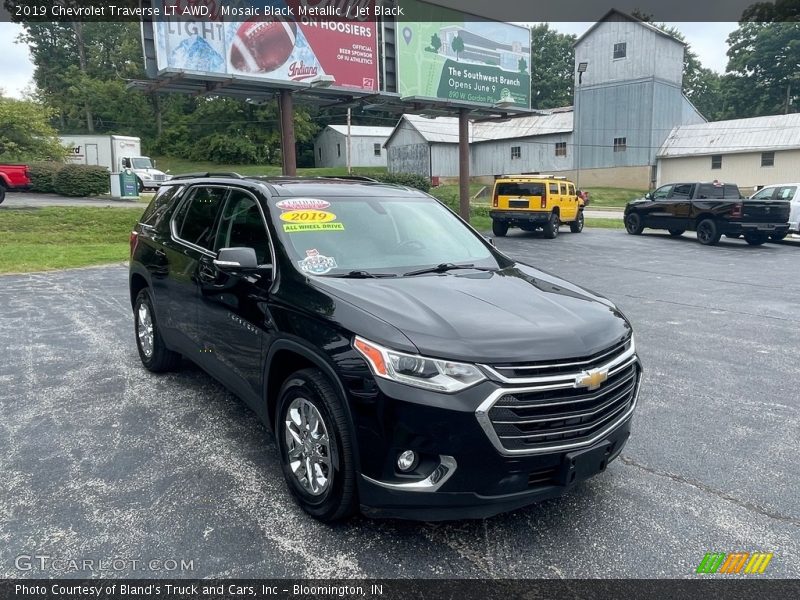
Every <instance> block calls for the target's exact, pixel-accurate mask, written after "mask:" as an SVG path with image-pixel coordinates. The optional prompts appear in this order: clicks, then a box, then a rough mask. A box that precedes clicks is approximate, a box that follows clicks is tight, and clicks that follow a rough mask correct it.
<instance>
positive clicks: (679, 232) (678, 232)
mask: <svg viewBox="0 0 800 600" xmlns="http://www.w3.org/2000/svg"><path fill="white" fill-rule="evenodd" d="M684 233H686V230H685V229H670V230H669V234H670V235H671V236H672V237H681V236H682V235H683V234H684Z"/></svg>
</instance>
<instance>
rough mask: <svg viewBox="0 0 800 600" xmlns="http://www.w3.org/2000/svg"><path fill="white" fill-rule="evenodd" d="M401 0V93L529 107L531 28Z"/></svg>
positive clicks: (398, 39)
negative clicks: (510, 103)
mask: <svg viewBox="0 0 800 600" xmlns="http://www.w3.org/2000/svg"><path fill="white" fill-rule="evenodd" d="M398 4H399V6H400V7H402V9H403V13H404V17H403V20H402V21H398V23H397V88H398V91H399V92H400V96H401V97H403V98H409V97H422V98H436V99H440V100H450V101H453V102H467V103H471V102H475V103H482V104H496V103H498V102H513V105H514V106H518V107H520V108H530V105H531V76H530V65H531V38H530V30H528V29H527V28H526V27H522V26H519V25H512V24H510V23H501V22H498V21H490V20H487V19H480V18H478V17H475V16H473V15H465V14H464V13H460V12H458V11H455V10H451V9H448V8H443V7H440V6H433V5H431V4H425V3H422V2H417V1H416V0H398Z"/></svg>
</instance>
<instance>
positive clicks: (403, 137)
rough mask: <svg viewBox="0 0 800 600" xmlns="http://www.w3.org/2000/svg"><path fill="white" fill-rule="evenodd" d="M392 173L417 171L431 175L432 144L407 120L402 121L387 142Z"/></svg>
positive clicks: (419, 173)
mask: <svg viewBox="0 0 800 600" xmlns="http://www.w3.org/2000/svg"><path fill="white" fill-rule="evenodd" d="M386 155H387V157H388V167H389V172H390V173H416V174H417V175H422V176H423V177H430V176H431V163H430V146H429V144H428V142H427V141H425V139H424V138H423V137H422V136H421V135H420V134H419V133H418V132H417V131H416V130H415V129H414V128H413V127H412V126H411V125H410V124H409V123H407V122H403V121H401V122H400V124H399V125H398V126H397V128H396V129H395V132H394V134H393V135H392V137H391V138H390V139H389V140H388V141H387V142H386Z"/></svg>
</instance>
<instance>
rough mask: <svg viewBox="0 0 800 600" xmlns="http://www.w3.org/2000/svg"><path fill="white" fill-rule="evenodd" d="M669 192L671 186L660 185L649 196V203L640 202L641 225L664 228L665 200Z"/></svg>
mask: <svg viewBox="0 0 800 600" xmlns="http://www.w3.org/2000/svg"><path fill="white" fill-rule="evenodd" d="M671 190H672V184H669V185H662V186H661V187H660V188H658V189H657V190H654V191H653V193H652V194H651V195H650V202H642V203H641V204H639V210H640V211H641V217H642V223H644V225H646V226H647V227H663V226H664V222H665V214H666V213H665V211H666V205H667V198H668V197H669V193H670V191H671Z"/></svg>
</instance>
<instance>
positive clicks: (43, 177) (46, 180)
mask: <svg viewBox="0 0 800 600" xmlns="http://www.w3.org/2000/svg"><path fill="white" fill-rule="evenodd" d="M63 166H64V164H63V163H57V162H35V163H31V164H30V165H28V174H29V176H30V179H31V191H32V192H40V193H42V194H52V193H53V192H55V191H56V189H55V187H53V179H54V178H55V176H56V173H58V172H59V171H60V170H61V169H62V167H63Z"/></svg>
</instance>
